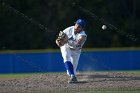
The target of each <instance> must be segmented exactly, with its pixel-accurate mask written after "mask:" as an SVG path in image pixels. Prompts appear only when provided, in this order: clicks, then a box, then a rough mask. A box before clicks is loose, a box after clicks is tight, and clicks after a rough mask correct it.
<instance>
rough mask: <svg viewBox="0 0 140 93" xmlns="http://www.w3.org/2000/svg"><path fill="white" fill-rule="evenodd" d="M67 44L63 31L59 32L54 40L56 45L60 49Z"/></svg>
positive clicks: (66, 37)
mask: <svg viewBox="0 0 140 93" xmlns="http://www.w3.org/2000/svg"><path fill="white" fill-rule="evenodd" d="M67 42H68V36H67V35H66V34H65V33H64V32H63V31H60V32H59V35H58V37H57V39H56V44H57V45H58V46H59V47H61V46H63V45H64V44H65V43H67Z"/></svg>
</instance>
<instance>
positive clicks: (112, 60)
mask: <svg viewBox="0 0 140 93" xmlns="http://www.w3.org/2000/svg"><path fill="white" fill-rule="evenodd" d="M77 70H78V71H95V70H100V71H102V70H103V71H104V70H107V71H108V70H109V71H111V70H140V50H124V51H123V50H120V51H119V50H118V51H113V50H112V51H104V50H102V51H83V52H82V53H81V56H80V59H79V65H78V68H77ZM63 71H65V67H64V64H63V60H62V57H61V53H60V51H58V52H54V51H53V52H25V53H24V52H9V53H0V73H26V72H29V73H32V72H63Z"/></svg>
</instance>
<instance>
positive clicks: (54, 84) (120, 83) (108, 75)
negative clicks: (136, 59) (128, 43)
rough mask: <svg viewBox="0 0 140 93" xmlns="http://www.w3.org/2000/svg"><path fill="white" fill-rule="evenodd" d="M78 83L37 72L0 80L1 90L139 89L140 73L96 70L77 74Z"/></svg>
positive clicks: (66, 77)
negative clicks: (18, 77)
mask: <svg viewBox="0 0 140 93" xmlns="http://www.w3.org/2000/svg"><path fill="white" fill-rule="evenodd" d="M77 78H78V80H79V82H78V83H75V84H68V83H67V80H68V76H67V75H66V74H64V73H61V74H56V73H54V74H37V75H32V76H30V77H26V78H20V79H9V80H0V92H1V93H3V92H18V91H19V92H31V91H69V90H71V91H86V90H139V89H140V75H139V74H130V73H124V72H122V73H121V72H119V73H117V72H94V73H80V74H78V75H77Z"/></svg>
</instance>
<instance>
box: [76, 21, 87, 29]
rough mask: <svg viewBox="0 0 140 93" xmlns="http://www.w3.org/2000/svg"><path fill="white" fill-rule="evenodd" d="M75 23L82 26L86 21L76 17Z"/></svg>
mask: <svg viewBox="0 0 140 93" xmlns="http://www.w3.org/2000/svg"><path fill="white" fill-rule="evenodd" d="M75 23H76V24H78V25H80V26H81V27H82V28H84V27H85V26H86V22H85V21H84V20H83V19H78V20H77V21H76V22H75Z"/></svg>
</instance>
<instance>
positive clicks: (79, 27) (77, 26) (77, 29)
mask: <svg viewBox="0 0 140 93" xmlns="http://www.w3.org/2000/svg"><path fill="white" fill-rule="evenodd" d="M82 30H83V29H82V27H81V26H80V25H78V24H75V25H74V32H75V33H79V32H81V31H82Z"/></svg>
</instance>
